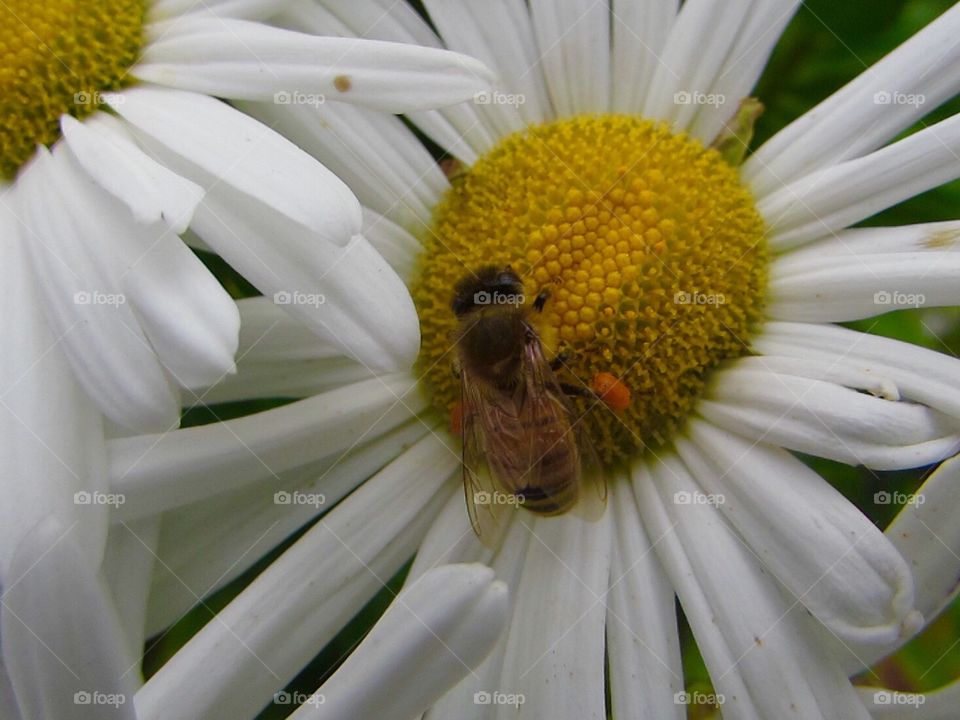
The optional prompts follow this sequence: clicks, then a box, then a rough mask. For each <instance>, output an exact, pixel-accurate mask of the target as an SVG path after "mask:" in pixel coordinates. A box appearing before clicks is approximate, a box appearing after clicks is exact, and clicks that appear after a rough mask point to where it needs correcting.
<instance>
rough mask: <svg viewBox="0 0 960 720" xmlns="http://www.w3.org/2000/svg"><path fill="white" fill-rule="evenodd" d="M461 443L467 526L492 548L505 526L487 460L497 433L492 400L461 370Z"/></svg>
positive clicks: (499, 491) (503, 507) (498, 492)
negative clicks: (468, 519) (490, 445)
mask: <svg viewBox="0 0 960 720" xmlns="http://www.w3.org/2000/svg"><path fill="white" fill-rule="evenodd" d="M460 398H461V400H460V404H461V413H462V415H461V417H462V420H461V431H460V432H461V440H462V443H463V457H462V472H463V494H464V500H465V501H466V504H467V514H468V515H469V516H470V524H471V525H472V526H473V530H474V532H475V533H476V534H477V537H478V538H479V539H480V541H481V542H482V543H483V544H484V545H485V546H487V547H489V548H495V547H496V546H497V542H498V540H499V538H500V536H501V535H502V533H503V532H504V531H505V530H506V527H507V525H508V523H507V522H506V519H505V518H504V517H503V515H504V512H505V511H506V510H507V509H509V507H510V506H509V505H508V504H507V503H503V502H495V500H496V499H497V498H498V497H499V496H500V495H503V494H504V493H505V492H506V491H505V490H504V489H502V488H500V487H498V486H497V484H496V482H495V481H494V479H493V476H492V474H491V471H490V467H489V464H488V462H487V457H488V453H489V444H490V442H491V438H493V437H495V436H496V435H497V432H498V431H499V428H498V425H501V424H502V423H498V422H497V420H496V412H495V411H493V408H495V407H496V399H494V398H490V397H488V395H487V394H486V393H485V392H484V390H483V388H482V387H481V386H480V385H479V384H478V383H474V382H471V380H470V378H469V375H468V374H467V372H466V371H465V370H464V371H463V372H462V373H461V375H460Z"/></svg>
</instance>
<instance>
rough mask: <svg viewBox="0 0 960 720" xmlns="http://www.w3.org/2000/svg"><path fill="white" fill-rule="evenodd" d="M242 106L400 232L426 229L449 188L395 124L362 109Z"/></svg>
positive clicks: (430, 161)
mask: <svg viewBox="0 0 960 720" xmlns="http://www.w3.org/2000/svg"><path fill="white" fill-rule="evenodd" d="M292 100H293V101H294V102H291V104H275V103H274V104H267V103H243V104H241V106H240V107H241V108H242V109H243V110H245V111H246V112H249V113H250V114H252V115H253V116H254V117H257V118H259V119H261V120H262V121H263V122H264V123H266V124H267V125H269V126H270V127H272V128H273V129H274V130H276V131H277V132H279V133H281V134H282V135H283V136H284V137H286V138H289V139H290V140H292V141H293V142H295V143H296V144H297V145H298V146H299V147H301V148H303V149H304V150H306V151H307V152H309V153H310V154H311V155H313V156H314V157H315V158H317V159H318V160H319V161H320V162H322V163H323V164H324V166H326V167H327V168H329V169H330V170H331V171H333V172H334V173H336V175H337V177H339V178H340V179H342V180H343V181H344V182H345V183H347V185H349V187H350V189H351V190H352V191H353V192H354V193H356V195H357V198H358V199H359V200H360V202H362V203H363V204H364V205H366V206H368V207H371V208H373V209H374V210H376V211H377V212H378V213H380V214H381V215H386V216H387V217H389V218H390V219H391V220H393V221H394V222H396V223H399V224H400V225H401V226H403V227H408V228H419V227H421V226H422V227H427V226H429V225H430V222H431V216H432V211H433V207H434V205H436V204H437V203H438V202H439V200H440V197H441V195H442V194H443V193H444V192H445V191H446V189H447V188H448V187H449V184H448V183H447V180H446V178H445V177H444V176H443V173H442V172H441V171H440V168H439V166H438V165H437V163H436V161H435V160H434V159H433V158H432V157H431V156H430V153H428V152H427V150H426V148H425V147H424V146H423V143H421V142H420V141H419V140H418V139H417V138H416V137H415V136H414V134H413V133H412V132H410V130H409V129H408V128H407V127H406V126H404V124H403V123H402V122H401V121H400V119H399V118H395V117H391V116H389V115H384V114H383V113H376V112H372V111H369V110H365V109H362V108H355V107H350V106H347V105H342V104H337V103H329V104H323V105H308V104H295V101H296V100H297V96H292Z"/></svg>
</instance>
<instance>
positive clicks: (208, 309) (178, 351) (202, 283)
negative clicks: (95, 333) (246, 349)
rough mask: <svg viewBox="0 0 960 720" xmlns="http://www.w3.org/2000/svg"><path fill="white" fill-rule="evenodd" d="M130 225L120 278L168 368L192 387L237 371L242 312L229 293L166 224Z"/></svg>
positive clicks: (165, 367) (155, 347)
mask: <svg viewBox="0 0 960 720" xmlns="http://www.w3.org/2000/svg"><path fill="white" fill-rule="evenodd" d="M105 219H106V218H105ZM114 227H118V228H122V227H124V224H123V223H122V221H121V218H117V219H116V221H115V222H114ZM127 227H128V228H129V233H128V235H127V240H128V243H127V247H126V248H125V252H123V253H122V254H121V253H118V256H120V257H123V258H124V259H125V260H126V261H127V267H126V269H125V270H124V272H123V274H122V275H121V277H120V282H121V285H122V287H123V289H124V293H125V295H126V297H127V298H129V300H130V302H131V303H132V304H133V305H134V307H135V308H136V311H137V314H138V316H139V317H140V320H141V322H142V323H143V329H144V331H145V333H146V335H147V338H148V339H149V340H150V343H151V345H152V346H153V348H154V350H155V351H156V353H157V356H158V357H159V358H160V362H161V363H162V364H163V367H164V369H165V370H166V371H167V372H168V373H169V374H170V375H171V376H172V377H173V379H174V380H176V382H177V383H178V384H179V385H181V386H182V387H185V388H190V389H193V388H201V387H205V386H208V385H211V384H213V383H215V382H217V381H218V380H221V379H222V378H224V377H226V376H227V375H229V374H231V373H233V372H234V370H235V364H234V359H233V358H234V353H236V350H237V342H238V335H239V332H240V314H239V313H238V312H237V306H236V303H234V301H233V299H232V298H231V297H230V295H229V293H227V291H226V290H224V288H223V286H222V285H220V283H219V282H217V280H216V278H215V277H214V276H213V275H212V274H211V273H210V271H209V270H207V268H206V267H205V266H204V264H203V263H202V262H201V261H200V259H199V258H198V257H197V256H196V255H194V254H193V252H191V251H190V249H189V248H187V246H186V245H184V244H183V242H182V241H181V240H180V238H178V237H176V236H175V235H172V234H170V232H169V230H168V229H167V228H166V227H165V226H163V225H162V224H160V223H155V224H153V225H151V226H149V227H136V226H133V225H132V223H131V224H127ZM188 395H189V394H188Z"/></svg>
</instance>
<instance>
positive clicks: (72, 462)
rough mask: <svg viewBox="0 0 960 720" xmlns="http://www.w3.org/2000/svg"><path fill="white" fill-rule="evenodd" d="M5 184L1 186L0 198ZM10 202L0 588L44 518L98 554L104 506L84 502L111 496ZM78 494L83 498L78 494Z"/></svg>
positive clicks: (2, 253) (87, 406) (98, 420)
mask: <svg viewBox="0 0 960 720" xmlns="http://www.w3.org/2000/svg"><path fill="white" fill-rule="evenodd" d="M2 191H3V188H0V192H2ZM10 204H12V203H11V197H10V195H9V194H2V195H0V239H2V240H0V276H2V281H0V307H4V308H7V311H6V312H2V313H0V337H2V338H3V351H2V352H0V495H2V497H4V498H6V500H5V501H4V502H0V585H3V587H4V589H6V588H7V587H9V583H10V565H11V562H12V559H13V553H14V550H15V549H16V547H17V544H18V543H19V542H20V538H21V537H23V535H24V534H25V533H26V532H28V531H30V530H31V529H32V528H33V527H34V526H35V525H36V524H37V523H38V522H39V521H40V520H42V519H43V518H45V517H46V516H48V515H53V516H54V517H56V518H57V519H58V520H59V522H60V523H61V525H63V527H65V528H66V527H70V526H71V525H74V526H75V527H74V532H73V534H72V538H73V542H76V543H77V544H78V545H79V546H80V548H81V549H82V551H83V552H84V553H87V554H88V555H89V557H91V558H99V557H100V555H101V553H102V552H103V545H104V542H105V540H106V535H107V514H108V512H109V507H108V506H107V505H105V504H94V503H93V502H90V503H89V504H84V503H83V501H84V500H88V499H89V500H92V493H94V492H97V493H101V494H102V493H103V492H104V491H106V490H107V485H106V482H105V481H106V473H105V472H104V466H105V453H104V447H103V418H102V416H101V415H100V413H99V412H98V411H97V410H96V408H95V407H94V404H93V402H91V400H90V399H89V398H88V397H87V396H86V395H85V394H84V393H83V391H82V390H81V389H80V387H79V385H78V384H77V382H76V380H75V378H74V376H73V373H72V370H71V368H70V364H69V363H68V362H67V359H66V358H65V357H64V353H63V347H62V345H61V344H60V342H59V341H58V339H57V336H56V335H55V334H54V333H53V332H52V331H51V329H50V327H49V325H48V324H47V321H46V317H45V315H44V312H43V307H42V305H43V301H42V299H41V296H40V293H39V290H38V288H37V283H36V280H35V278H34V274H33V268H31V266H30V262H29V258H28V257H27V253H26V250H25V248H24V243H29V242H31V241H35V239H33V238H29V237H26V238H24V237H21V235H20V232H19V228H18V224H17V221H16V219H15V218H14V216H13V214H12V213H11V212H10V210H9V205H10ZM74 493H85V494H81V495H79V496H75V495H74Z"/></svg>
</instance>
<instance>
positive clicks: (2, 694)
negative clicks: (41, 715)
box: [0, 638, 23, 720]
mask: <svg viewBox="0 0 960 720" xmlns="http://www.w3.org/2000/svg"><path fill="white" fill-rule="evenodd" d="M0 641H2V638H0ZM0 717H3V718H4V720H23V715H22V714H21V712H20V705H19V703H17V696H16V693H14V691H13V684H12V683H11V682H10V676H9V675H8V674H7V669H6V665H5V664H4V662H3V657H2V656H0Z"/></svg>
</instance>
